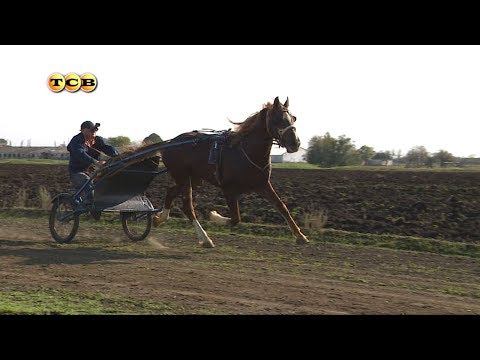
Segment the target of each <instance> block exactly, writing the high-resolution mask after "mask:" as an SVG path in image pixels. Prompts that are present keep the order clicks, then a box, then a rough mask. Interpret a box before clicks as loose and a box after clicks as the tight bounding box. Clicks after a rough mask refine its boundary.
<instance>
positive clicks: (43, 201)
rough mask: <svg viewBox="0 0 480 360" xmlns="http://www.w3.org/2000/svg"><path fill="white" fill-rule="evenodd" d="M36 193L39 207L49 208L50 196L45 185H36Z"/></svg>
mask: <svg viewBox="0 0 480 360" xmlns="http://www.w3.org/2000/svg"><path fill="white" fill-rule="evenodd" d="M38 195H39V197H40V209H42V210H50V207H51V203H52V197H51V195H50V193H49V192H48V190H47V189H46V188H45V186H43V185H40V186H39V187H38Z"/></svg>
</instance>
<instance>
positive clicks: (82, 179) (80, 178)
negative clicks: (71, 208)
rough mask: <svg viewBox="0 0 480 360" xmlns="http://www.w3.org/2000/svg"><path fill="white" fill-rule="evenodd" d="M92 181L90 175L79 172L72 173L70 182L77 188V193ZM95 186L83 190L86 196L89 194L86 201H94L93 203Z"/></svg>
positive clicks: (90, 185)
mask: <svg viewBox="0 0 480 360" xmlns="http://www.w3.org/2000/svg"><path fill="white" fill-rule="evenodd" d="M89 179H90V175H88V174H87V173H85V172H83V171H82V172H78V173H70V181H71V182H72V184H73V187H74V188H75V192H77V191H78V190H80V188H81V187H82V186H83V184H85V183H86V182H87V181H88V180H89ZM92 187H93V185H92V183H90V184H89V185H88V186H86V187H85V189H83V193H84V194H88V195H87V196H86V199H89V200H92V201H93V190H92V191H90V189H92Z"/></svg>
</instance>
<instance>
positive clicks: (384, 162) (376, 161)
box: [364, 159, 393, 166]
mask: <svg viewBox="0 0 480 360" xmlns="http://www.w3.org/2000/svg"><path fill="white" fill-rule="evenodd" d="M364 165H367V166H392V165H393V160H381V159H368V160H367V161H365V163H364Z"/></svg>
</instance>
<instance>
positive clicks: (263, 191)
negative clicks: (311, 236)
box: [256, 182, 310, 244]
mask: <svg viewBox="0 0 480 360" xmlns="http://www.w3.org/2000/svg"><path fill="white" fill-rule="evenodd" d="M256 193H257V194H259V195H261V196H263V197H264V198H265V199H267V200H268V201H269V202H270V203H271V204H272V205H273V206H274V207H275V209H277V210H278V211H279V212H280V214H282V216H283V218H284V219H285V220H286V221H287V223H288V226H289V227H290V230H291V231H292V234H293V235H294V236H295V239H296V240H297V244H305V243H308V242H310V241H309V240H308V238H307V237H306V236H305V235H303V234H302V232H301V231H300V228H299V227H298V226H297V224H296V223H295V220H293V219H292V216H291V215H290V212H289V211H288V209H287V207H286V206H285V204H284V203H283V201H282V200H281V199H280V198H279V197H278V195H277V193H276V192H275V190H274V189H273V187H272V184H271V183H270V182H268V183H267V184H266V185H265V186H264V187H261V188H259V189H257V190H256Z"/></svg>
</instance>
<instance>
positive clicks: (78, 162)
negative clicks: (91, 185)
mask: <svg viewBox="0 0 480 360" xmlns="http://www.w3.org/2000/svg"><path fill="white" fill-rule="evenodd" d="M99 126H100V124H99V123H96V124H93V122H91V121H84V122H83V123H82V124H81V125H80V133H78V134H77V135H75V136H74V137H73V138H72V139H71V140H70V143H69V144H68V146H67V150H68V151H69V152H70V160H69V163H68V172H69V175H70V181H71V182H72V184H73V186H74V187H75V190H76V191H78V190H79V189H80V188H81V187H82V186H83V184H85V182H86V181H88V180H89V179H90V176H91V175H90V174H89V168H90V167H91V166H92V165H93V166H99V165H101V164H103V163H105V161H102V160H100V154H101V153H104V154H106V155H108V156H117V155H118V151H117V149H115V148H114V147H113V146H111V145H110V144H108V143H107V142H106V141H105V139H104V138H103V137H101V136H97V135H96V134H97V131H98V128H99ZM88 190H90V189H86V191H88ZM87 200H89V201H90V202H91V201H93V195H92V192H89V197H87ZM92 215H93V214H92ZM94 217H95V216H94Z"/></svg>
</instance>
